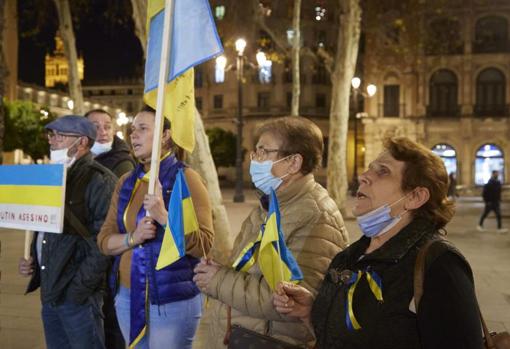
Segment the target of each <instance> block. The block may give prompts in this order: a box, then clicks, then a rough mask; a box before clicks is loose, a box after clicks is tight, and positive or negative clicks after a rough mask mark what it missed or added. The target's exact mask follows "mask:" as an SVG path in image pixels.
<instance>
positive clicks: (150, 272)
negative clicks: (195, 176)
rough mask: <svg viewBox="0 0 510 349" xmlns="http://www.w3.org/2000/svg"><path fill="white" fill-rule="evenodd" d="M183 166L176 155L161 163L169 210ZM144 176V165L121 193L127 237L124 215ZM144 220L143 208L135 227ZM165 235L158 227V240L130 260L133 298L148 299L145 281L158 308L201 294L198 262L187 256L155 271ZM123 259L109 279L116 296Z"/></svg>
mask: <svg viewBox="0 0 510 349" xmlns="http://www.w3.org/2000/svg"><path fill="white" fill-rule="evenodd" d="M184 166H185V165H184V164H183V163H182V162H180V161H178V160H177V159H176V158H175V156H174V155H170V156H168V157H166V158H165V159H163V160H162V161H161V163H160V168H159V180H160V182H161V185H162V186H163V200H164V202H165V206H166V208H167V209H168V202H169V200H170V194H171V191H172V188H173V185H174V181H175V177H176V175H177V171H178V170H179V169H180V168H183V167H184ZM144 175H145V172H144V170H143V166H142V165H141V164H139V165H137V167H136V168H135V169H134V170H133V172H132V173H131V175H130V176H129V177H128V178H127V179H126V180H125V182H124V183H123V185H122V188H121V189H120V193H119V201H118V206H117V225H118V228H119V231H120V233H121V234H126V227H125V225H124V219H123V216H124V212H125V210H126V208H127V206H128V203H129V201H130V198H131V195H132V194H133V189H134V187H135V185H136V182H137V181H141V180H142V178H143V176H144ZM144 216H145V209H144V208H143V206H142V207H141V208H140V210H139V211H138V214H137V217H136V223H137V224H138V222H139V221H140V220H141V219H142V218H143V217H144ZM163 234H164V228H163V227H162V226H161V225H159V224H157V233H156V238H154V239H153V240H151V241H149V242H145V243H143V245H140V246H137V247H135V248H133V256H132V260H131V294H132V295H137V298H138V299H140V298H141V299H142V300H143V299H144V298H145V297H143V296H144V295H145V290H146V281H148V290H149V301H150V303H151V304H158V305H161V304H166V303H171V302H176V301H180V300H185V299H190V298H192V297H194V296H196V295H197V294H198V293H200V291H199V289H198V287H197V286H196V285H195V283H194V282H193V281H192V279H193V268H194V267H195V265H196V264H197V263H198V262H199V260H198V259H197V258H194V257H191V256H188V255H186V256H184V257H183V258H181V259H179V260H178V261H177V262H175V263H173V264H171V265H169V266H167V267H166V268H163V269H161V270H156V269H155V267H156V262H157V260H158V256H159V251H160V249H161V243H162V241H163ZM120 257H121V256H120V255H119V256H116V257H115V261H114V264H113V268H112V273H111V275H110V287H111V289H112V293H113V294H116V293H117V286H118V272H119V265H120Z"/></svg>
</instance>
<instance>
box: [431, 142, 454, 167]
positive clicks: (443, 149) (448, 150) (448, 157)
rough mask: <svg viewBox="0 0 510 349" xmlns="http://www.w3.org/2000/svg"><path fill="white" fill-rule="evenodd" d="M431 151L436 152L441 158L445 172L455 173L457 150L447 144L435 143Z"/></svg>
mask: <svg viewBox="0 0 510 349" xmlns="http://www.w3.org/2000/svg"><path fill="white" fill-rule="evenodd" d="M432 152H434V153H435V154H437V155H438V156H439V157H440V158H441V160H443V163H444V166H445V167H446V172H448V173H449V174H450V173H452V172H453V173H457V152H456V151H455V149H454V148H453V147H452V146H451V145H449V144H436V145H435V146H434V147H433V148H432Z"/></svg>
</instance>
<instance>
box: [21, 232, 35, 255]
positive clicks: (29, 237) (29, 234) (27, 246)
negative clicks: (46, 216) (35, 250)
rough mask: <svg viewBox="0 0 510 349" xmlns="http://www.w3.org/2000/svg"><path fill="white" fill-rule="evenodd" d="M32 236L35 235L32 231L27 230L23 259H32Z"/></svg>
mask: <svg viewBox="0 0 510 349" xmlns="http://www.w3.org/2000/svg"><path fill="white" fill-rule="evenodd" d="M32 235H33V232H32V231H30V230H25V246H24V247H25V248H24V251H23V257H24V258H25V259H29V258H30V245H31V244H32Z"/></svg>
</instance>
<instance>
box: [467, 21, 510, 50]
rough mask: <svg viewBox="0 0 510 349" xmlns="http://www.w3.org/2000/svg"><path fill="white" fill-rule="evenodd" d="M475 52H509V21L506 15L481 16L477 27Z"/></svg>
mask: <svg viewBox="0 0 510 349" xmlns="http://www.w3.org/2000/svg"><path fill="white" fill-rule="evenodd" d="M473 49H474V52H475V53H490V52H507V51H508V22H507V20H506V19H505V18H504V17H499V16H488V17H483V18H480V19H479V20H478V21H477V22H476V27H475V44H474V47H473Z"/></svg>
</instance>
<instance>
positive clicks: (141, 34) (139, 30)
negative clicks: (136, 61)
mask: <svg viewBox="0 0 510 349" xmlns="http://www.w3.org/2000/svg"><path fill="white" fill-rule="evenodd" d="M131 7H132V8H133V22H134V23H135V35H136V37H137V38H138V40H140V45H142V49H143V55H144V56H146V55H147V52H146V51H147V26H146V18H147V0H131Z"/></svg>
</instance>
